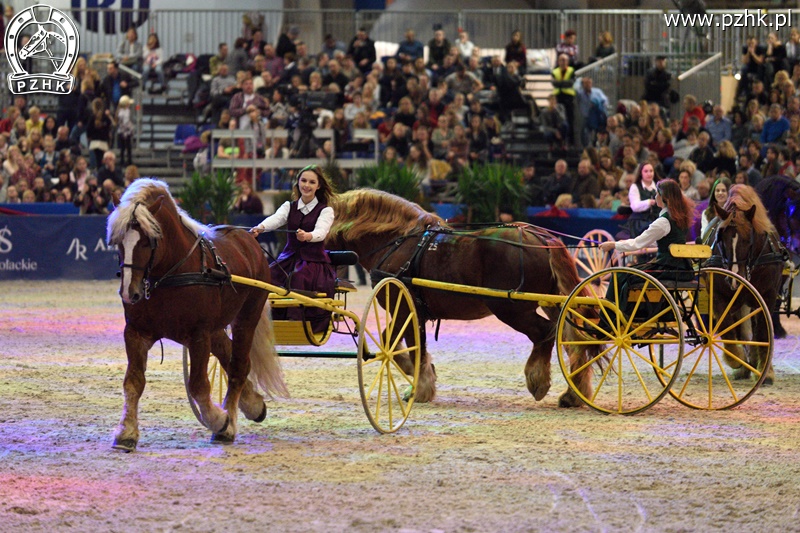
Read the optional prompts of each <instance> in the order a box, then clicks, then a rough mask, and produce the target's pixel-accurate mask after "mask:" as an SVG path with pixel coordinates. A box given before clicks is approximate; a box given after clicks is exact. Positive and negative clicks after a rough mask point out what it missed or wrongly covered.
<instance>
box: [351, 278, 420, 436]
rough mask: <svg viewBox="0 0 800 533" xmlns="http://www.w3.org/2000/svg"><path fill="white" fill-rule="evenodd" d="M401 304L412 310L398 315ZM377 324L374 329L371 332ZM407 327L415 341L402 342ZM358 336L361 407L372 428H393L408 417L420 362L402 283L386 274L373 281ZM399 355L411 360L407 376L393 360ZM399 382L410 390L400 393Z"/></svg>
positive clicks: (414, 323) (416, 327)
mask: <svg viewBox="0 0 800 533" xmlns="http://www.w3.org/2000/svg"><path fill="white" fill-rule="evenodd" d="M393 289H394V290H396V291H398V292H397V293H398V297H397V299H396V300H392V299H391V291H392V290H393ZM379 302H382V303H383V304H384V307H383V308H381V307H380V305H379ZM401 305H406V306H407V307H408V309H410V312H409V314H408V316H407V317H406V318H405V319H403V320H396V318H397V315H398V311H399V309H400V306H401ZM375 326H377V329H378V333H377V334H376V333H375V332H373V331H371V328H372V327H375ZM383 326H388V327H386V328H385V329H384V327H383ZM409 328H411V329H410V330H409ZM381 331H382V332H383V334H381V333H380V332H381ZM406 331H413V338H414V345H413V346H406V347H401V345H400V342H401V337H402V332H406ZM393 333H397V337H394V335H393ZM358 338H359V340H358V385H359V393H360V395H361V403H362V406H363V407H364V412H365V413H366V415H367V418H368V419H369V421H370V424H371V425H372V427H373V428H375V430H376V431H378V432H379V433H394V432H396V431H397V430H399V429H400V428H401V427H402V426H403V425H404V424H405V422H406V420H408V417H409V414H410V412H411V408H412V406H413V405H414V401H415V399H416V393H417V385H418V383H419V372H420V361H421V344H420V334H419V319H418V317H417V314H416V312H415V310H414V307H413V300H412V299H411V295H410V293H409V292H408V289H407V288H406V287H405V285H403V284H402V283H401V282H400V281H398V280H396V279H395V278H386V279H384V280H382V281H381V282H380V283H378V284H377V285H376V286H375V288H374V289H373V291H372V294H371V295H370V298H369V299H368V303H367V306H366V308H365V310H364V315H363V316H362V320H361V321H360V323H359V327H358ZM403 354H408V355H409V357H410V358H411V360H412V363H413V365H414V372H413V376H407V375H406V374H405V373H404V372H403V371H402V369H401V367H400V366H399V364H398V363H397V361H396V360H395V357H396V356H399V355H403ZM373 374H374V376H373ZM403 385H406V386H408V387H410V390H404V391H402V393H401V389H400V387H401V386H403ZM376 394H377V396H376Z"/></svg>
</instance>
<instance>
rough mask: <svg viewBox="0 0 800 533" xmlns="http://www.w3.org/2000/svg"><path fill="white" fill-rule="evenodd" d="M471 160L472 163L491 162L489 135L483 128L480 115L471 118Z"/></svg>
mask: <svg viewBox="0 0 800 533" xmlns="http://www.w3.org/2000/svg"><path fill="white" fill-rule="evenodd" d="M469 159H470V162H471V163H486V162H487V161H488V160H489V135H488V134H487V133H486V128H484V127H483V120H481V117H480V115H472V116H471V118H470V123H469Z"/></svg>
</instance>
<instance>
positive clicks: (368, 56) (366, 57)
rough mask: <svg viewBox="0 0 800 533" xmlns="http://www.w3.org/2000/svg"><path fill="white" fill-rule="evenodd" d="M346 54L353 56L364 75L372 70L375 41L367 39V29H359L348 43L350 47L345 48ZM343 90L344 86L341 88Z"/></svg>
mask: <svg viewBox="0 0 800 533" xmlns="http://www.w3.org/2000/svg"><path fill="white" fill-rule="evenodd" d="M347 53H348V54H349V55H351V56H353V61H355V63H356V66H357V67H358V69H359V70H360V71H361V72H363V73H364V74H367V73H369V72H370V71H371V70H372V64H373V63H375V59H376V55H375V54H376V52H375V41H373V40H372V39H370V38H369V34H367V29H366V28H365V27H361V28H359V30H358V33H356V36H355V37H353V40H352V41H350V46H349V47H348V48H347ZM341 87H342V88H343V89H344V85H342V86H341Z"/></svg>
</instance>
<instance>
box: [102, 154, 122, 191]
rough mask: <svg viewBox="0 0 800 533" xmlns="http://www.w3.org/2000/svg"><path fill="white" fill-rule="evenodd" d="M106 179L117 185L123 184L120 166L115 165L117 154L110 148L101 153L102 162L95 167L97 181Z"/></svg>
mask: <svg viewBox="0 0 800 533" xmlns="http://www.w3.org/2000/svg"><path fill="white" fill-rule="evenodd" d="M106 180H111V181H112V182H113V183H114V185H116V186H118V187H124V186H125V177H124V176H123V175H122V168H121V167H120V166H119V165H117V156H116V155H115V154H114V152H112V151H111V150H109V151H107V152H105V153H104V154H103V164H102V165H100V168H98V169H97V181H98V182H99V183H104V182H105V181H106Z"/></svg>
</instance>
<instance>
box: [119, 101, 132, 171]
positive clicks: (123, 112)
mask: <svg viewBox="0 0 800 533" xmlns="http://www.w3.org/2000/svg"><path fill="white" fill-rule="evenodd" d="M131 105H133V99H132V98H131V97H130V96H123V97H122V98H120V99H119V105H118V106H117V116H116V123H117V148H119V158H120V164H121V165H122V166H125V165H126V164H127V165H130V164H131V163H133V134H134V132H135V129H136V128H135V127H134V125H133V120H131Z"/></svg>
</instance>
